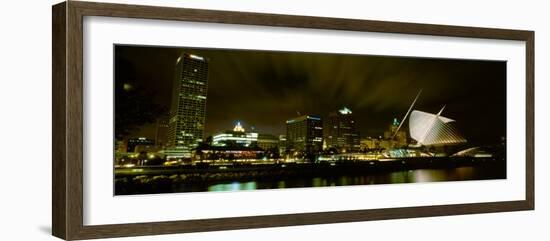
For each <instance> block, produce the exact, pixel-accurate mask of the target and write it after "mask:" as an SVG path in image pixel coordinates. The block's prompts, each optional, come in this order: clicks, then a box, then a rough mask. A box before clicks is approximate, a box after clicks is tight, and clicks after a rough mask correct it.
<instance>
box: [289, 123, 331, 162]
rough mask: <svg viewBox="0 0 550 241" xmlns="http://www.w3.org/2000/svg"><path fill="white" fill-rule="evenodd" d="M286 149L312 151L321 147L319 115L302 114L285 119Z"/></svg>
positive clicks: (319, 149) (321, 136)
mask: <svg viewBox="0 0 550 241" xmlns="http://www.w3.org/2000/svg"><path fill="white" fill-rule="evenodd" d="M286 142H287V150H289V151H295V152H306V153H313V152H317V151H321V150H322V148H323V122H322V120H321V117H319V116H313V115H304V116H300V117H297V118H294V119H290V120H287V121H286Z"/></svg>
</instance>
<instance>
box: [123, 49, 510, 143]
mask: <svg viewBox="0 0 550 241" xmlns="http://www.w3.org/2000/svg"><path fill="white" fill-rule="evenodd" d="M182 52H187V53H192V54H197V55H201V56H204V57H206V58H208V59H209V69H210V71H209V88H208V100H207V122H206V132H207V134H213V133H216V132H219V131H223V130H226V129H230V128H231V127H232V125H233V124H234V123H235V121H236V120H240V121H242V122H243V123H244V124H245V127H249V126H255V127H256V128H257V129H258V130H260V131H265V132H268V133H273V134H283V133H284V130H285V125H284V121H285V120H287V119H289V118H292V117H295V116H296V115H297V113H301V114H318V115H322V116H324V115H326V114H327V113H328V112H330V111H333V110H336V109H339V108H341V107H342V106H347V107H349V108H351V109H352V110H353V111H354V113H355V114H356V116H357V117H356V118H357V123H358V126H359V129H360V131H361V133H362V135H376V134H379V133H381V132H382V131H383V130H384V129H385V128H386V127H387V125H388V124H389V123H391V120H392V119H393V118H394V117H398V118H402V116H403V115H404V114H405V112H406V111H407V109H408V107H409V105H410V103H411V102H412V99H414V96H415V95H416V93H417V92H418V90H420V89H422V90H423V92H422V95H421V97H420V99H419V101H418V102H417V105H416V109H419V110H423V111H428V112H437V111H438V110H439V109H440V108H441V107H442V106H443V105H446V108H445V111H444V112H443V115H444V116H447V117H449V118H452V119H456V120H457V121H458V122H457V123H458V124H459V125H460V126H461V128H462V129H463V132H465V134H466V136H469V137H470V139H471V140H474V141H475V140H477V141H480V142H483V141H493V140H498V138H499V137H500V136H505V131H506V122H505V120H506V103H505V102H506V63H505V62H496V61H472V60H453V59H428V58H403V57H384V56H364V55H341V54H319V53H298V52H273V51H252V50H225V49H194V48H158V47H135V46H117V47H116V53H117V54H116V58H117V59H119V58H120V59H125V60H126V61H127V62H130V63H131V64H133V66H134V67H133V68H128V69H133V70H134V71H135V72H132V73H122V74H123V75H124V74H127V75H131V76H135V81H136V82H138V83H140V84H142V85H144V86H147V88H150V89H151V90H152V92H154V93H156V95H155V97H154V101H156V102H157V103H159V104H161V105H165V106H169V103H170V93H171V92H170V89H171V85H172V80H173V76H174V73H173V72H174V64H175V62H176V59H177V57H178V54H179V53H182ZM144 129H147V128H144ZM142 132H143V131H142Z"/></svg>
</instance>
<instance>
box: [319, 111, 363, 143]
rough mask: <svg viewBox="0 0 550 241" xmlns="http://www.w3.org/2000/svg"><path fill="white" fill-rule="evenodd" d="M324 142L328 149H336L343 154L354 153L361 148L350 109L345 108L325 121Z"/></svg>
mask: <svg viewBox="0 0 550 241" xmlns="http://www.w3.org/2000/svg"><path fill="white" fill-rule="evenodd" d="M324 140H325V147H326V148H336V149H337V150H338V151H341V152H353V151H358V150H359V149H360V148H361V140H360V139H359V133H358V132H357V129H356V128H355V120H354V118H353V112H352V111H351V110H350V109H348V108H346V107H344V108H342V109H340V110H338V111H334V112H331V113H329V115H328V117H327V119H326V120H325V129H324Z"/></svg>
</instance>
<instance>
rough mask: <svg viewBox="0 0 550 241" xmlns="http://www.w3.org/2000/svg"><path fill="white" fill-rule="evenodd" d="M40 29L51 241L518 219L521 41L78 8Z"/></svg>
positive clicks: (524, 88) (161, 10)
mask: <svg viewBox="0 0 550 241" xmlns="http://www.w3.org/2000/svg"><path fill="white" fill-rule="evenodd" d="M52 24H53V44H52V48H53V67H52V68H53V77H52V79H53V163H52V165H53V169H52V170H53V175H52V176H53V180H52V190H53V194H52V198H53V200H52V204H53V207H52V210H53V215H52V223H53V224H52V227H53V228H52V232H53V235H55V236H57V237H60V238H63V239H67V240H75V239H91V238H108V237H120V236H137V235H155V234H170V233H185V232H202V231H214V230H229V229H245V228H263V227H275V226H290V225H306V224H324V223H338V222H354V221H367V220H383V219H398V218H413V217H427V216H442V215H458V214H473V213H489V212H506V211H520V210H533V209H534V32H532V31H525V30H508V29H489V28H477V27H462V26H444V25H432V24H416V23H400V22H399V23H398V22H384V21H370V20H355V19H337V18H324V17H307V16H290V15H274V14H262V13H246V12H228V11H213V10H198V9H182V8H167V7H154V6H138V5H122V4H109V3H94V2H78V1H68V2H63V3H60V4H57V5H54V6H53V19H52ZM136 210H138V211H136Z"/></svg>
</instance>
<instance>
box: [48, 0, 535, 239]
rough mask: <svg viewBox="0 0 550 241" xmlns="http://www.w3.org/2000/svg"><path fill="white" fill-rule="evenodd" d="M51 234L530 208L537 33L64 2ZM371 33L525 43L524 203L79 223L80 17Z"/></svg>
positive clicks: (57, 60) (55, 50)
mask: <svg viewBox="0 0 550 241" xmlns="http://www.w3.org/2000/svg"><path fill="white" fill-rule="evenodd" d="M52 10H53V13H52V28H53V30H52V31H53V33H52V36H53V37H52V38H53V41H52V56H53V67H52V68H53V69H52V79H53V114H52V116H53V122H52V123H53V124H52V125H53V126H52V128H53V140H52V142H53V150H52V155H53V156H52V233H53V235H54V236H57V237H59V238H62V239H66V240H76V239H91V238H108V237H121V236H138V235H154V234H171V233H186V232H201V231H213V230H230V229H246V228H264V227H276V226H291V225H307V224H323V223H339V222H354V221H367V220H383V219H398V218H413V217H428V216H442V215H459V214H473V213H491V212H504V211H519V210H533V209H534V201H535V198H534V190H535V189H534V32H533V31H523V30H508V29H490V28H476V27H460V26H444V25H431V24H415V23H400V22H383V21H369V20H353V19H337V18H324V17H306V16H290V15H274V14H261V13H245V12H229V11H213V10H198V9H182V8H168V7H153V6H137V5H122V4H108V3H94V2H77V1H68V2H63V3H59V4H57V5H54V6H53V8H52ZM84 16H108V17H119V18H142V19H161V20H179V21H191V22H209V23H229V24H247V25H260V26H281V27H299V28H314V29H331V30H347V31H368V32H382V33H400V34H417V35H434V36H454V37H466V38H483V39H501V40H519V41H525V43H526V52H525V58H526V72H525V76H526V83H525V84H526V113H525V117H526V130H525V135H526V156H525V164H526V173H525V178H526V180H525V184H526V187H525V190H526V193H525V197H526V198H525V200H515V201H502V202H489V203H474V204H454V205H436V206H420V207H402V208H384V209H368V210H349V211H336V212H316V213H303V214H284V215H267V216H250V217H235V218H215V219H202V220H181V221H168V222H152V223H132V224H114V225H95V226H88V225H84V224H83V191H84V190H83V180H82V178H83V153H82V150H83V121H84V120H83V17H84Z"/></svg>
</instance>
